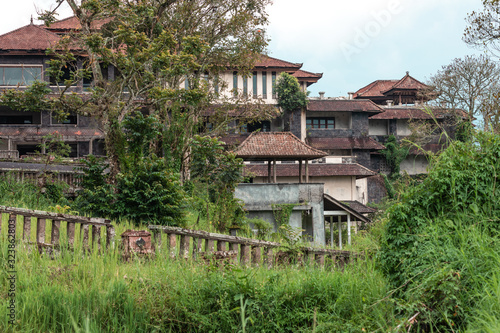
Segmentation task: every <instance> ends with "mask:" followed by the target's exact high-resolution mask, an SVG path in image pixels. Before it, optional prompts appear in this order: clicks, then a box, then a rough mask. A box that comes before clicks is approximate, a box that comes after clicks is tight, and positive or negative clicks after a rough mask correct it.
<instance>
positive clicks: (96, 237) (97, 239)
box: [92, 225, 101, 250]
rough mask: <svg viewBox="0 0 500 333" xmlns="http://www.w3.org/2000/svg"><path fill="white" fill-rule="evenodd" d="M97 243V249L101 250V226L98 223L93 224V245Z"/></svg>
mask: <svg viewBox="0 0 500 333" xmlns="http://www.w3.org/2000/svg"><path fill="white" fill-rule="evenodd" d="M96 244H97V250H101V227H100V226H97V225H93V226H92V247H95V246H96Z"/></svg>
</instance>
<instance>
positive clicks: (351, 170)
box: [244, 163, 376, 178]
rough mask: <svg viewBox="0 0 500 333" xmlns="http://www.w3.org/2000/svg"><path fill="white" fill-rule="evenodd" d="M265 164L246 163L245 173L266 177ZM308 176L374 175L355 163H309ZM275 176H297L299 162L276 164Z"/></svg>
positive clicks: (303, 169)
mask: <svg viewBox="0 0 500 333" xmlns="http://www.w3.org/2000/svg"><path fill="white" fill-rule="evenodd" d="M267 170H268V166H267V164H247V165H245V169H244V172H245V175H247V176H248V175H254V176H255V177H267ZM308 172H309V177H332V176H353V177H354V176H355V177H357V178H364V177H370V176H374V175H376V173H375V172H373V171H371V170H369V169H367V168H365V167H364V166H362V165H359V164H357V163H352V164H323V163H320V164H309V166H308ZM302 174H303V175H305V166H304V165H302ZM276 176H277V177H298V176H299V164H298V163H286V164H276Z"/></svg>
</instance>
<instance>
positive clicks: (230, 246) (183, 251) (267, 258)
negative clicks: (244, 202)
mask: <svg viewBox="0 0 500 333" xmlns="http://www.w3.org/2000/svg"><path fill="white" fill-rule="evenodd" d="M148 228H149V229H150V230H151V232H152V234H153V239H154V242H155V245H156V246H157V247H162V246H166V247H167V248H168V250H169V251H170V256H171V257H177V256H178V257H181V258H189V257H192V258H197V257H198V256H200V255H203V256H204V257H207V256H208V257H209V256H210V255H214V256H220V257H222V258H224V257H227V258H229V259H230V260H231V261H233V262H234V263H236V262H239V263H241V264H242V265H249V264H252V265H256V266H258V265H261V264H264V265H267V266H268V267H270V266H272V265H275V264H276V263H280V262H283V263H287V259H290V258H286V256H287V253H284V252H278V251H277V249H278V248H279V247H281V246H282V245H281V244H280V243H275V242H268V241H263V240H256V239H251V238H244V237H236V236H229V235H223V234H216V233H210V232H206V231H197V230H190V229H183V228H177V227H168V226H157V225H150V226H149V227H148ZM177 242H178V243H177ZM177 244H178V245H179V246H178V247H177ZM299 250H300V252H301V253H302V254H303V255H302V257H298V258H297V257H296V258H293V259H298V260H294V261H295V262H297V261H299V262H304V261H307V262H313V261H314V262H316V263H317V264H319V265H321V266H323V265H325V259H329V260H328V261H329V263H331V264H333V265H337V266H340V267H343V265H344V264H345V263H347V262H349V261H350V260H352V259H356V258H359V257H362V255H360V254H357V253H353V252H349V251H339V250H333V249H320V248H312V247H302V248H300V249H299Z"/></svg>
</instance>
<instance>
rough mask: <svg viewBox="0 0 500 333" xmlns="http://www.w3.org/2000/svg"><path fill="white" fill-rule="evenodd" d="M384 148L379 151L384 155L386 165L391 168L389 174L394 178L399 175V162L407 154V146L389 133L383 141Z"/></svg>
mask: <svg viewBox="0 0 500 333" xmlns="http://www.w3.org/2000/svg"><path fill="white" fill-rule="evenodd" d="M385 147H386V149H384V150H381V151H380V153H381V154H382V155H383V156H384V157H385V160H386V162H387V165H388V166H389V168H390V169H391V174H390V176H391V177H392V178H394V177H395V176H397V175H399V167H400V165H401V162H403V161H404V159H405V158H406V156H408V152H409V150H408V148H407V147H403V146H401V145H400V144H399V142H398V140H397V139H396V137H395V136H394V135H392V134H391V135H389V137H388V138H387V141H386V142H385Z"/></svg>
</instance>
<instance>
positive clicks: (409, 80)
mask: <svg viewBox="0 0 500 333" xmlns="http://www.w3.org/2000/svg"><path fill="white" fill-rule="evenodd" d="M429 88H430V87H429V86H428V85H426V84H423V83H422V82H420V81H419V80H417V79H415V78H414V77H412V76H410V73H409V72H406V75H405V76H404V77H403V78H402V79H401V80H399V82H397V83H396V84H395V85H393V86H392V87H391V88H390V89H388V90H386V91H384V92H383V94H384V95H385V96H388V95H392V94H394V93H397V92H400V91H402V90H426V89H429Z"/></svg>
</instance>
